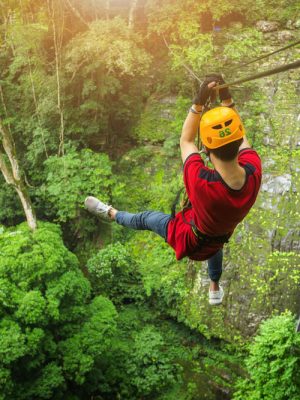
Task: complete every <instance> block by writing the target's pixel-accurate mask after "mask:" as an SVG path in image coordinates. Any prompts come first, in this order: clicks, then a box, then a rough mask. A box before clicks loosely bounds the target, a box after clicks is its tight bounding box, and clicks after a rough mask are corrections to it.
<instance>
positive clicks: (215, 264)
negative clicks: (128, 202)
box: [116, 211, 223, 282]
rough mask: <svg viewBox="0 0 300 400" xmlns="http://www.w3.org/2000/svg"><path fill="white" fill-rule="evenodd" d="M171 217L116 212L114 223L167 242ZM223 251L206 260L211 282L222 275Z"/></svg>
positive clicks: (217, 280)
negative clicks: (148, 233) (147, 232)
mask: <svg viewBox="0 0 300 400" xmlns="http://www.w3.org/2000/svg"><path fill="white" fill-rule="evenodd" d="M171 219H172V217H171V215H168V214H164V213H162V212H159V211H143V212H139V213H137V214H131V213H128V212H126V211H118V212H117V214H116V222H117V223H118V224H119V225H123V226H125V227H127V228H131V229H137V230H148V231H152V232H155V233H157V234H158V235H160V236H161V237H162V238H164V239H165V241H167V229H168V223H169V222H170V220H171ZM222 262H223V250H222V249H220V250H219V251H218V252H217V253H216V254H214V255H213V256H212V257H211V258H210V259H209V260H208V274H209V277H210V279H211V280H212V281H214V282H219V280H220V278H221V275H222Z"/></svg>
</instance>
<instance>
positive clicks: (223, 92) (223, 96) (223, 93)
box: [211, 74, 231, 101]
mask: <svg viewBox="0 0 300 400" xmlns="http://www.w3.org/2000/svg"><path fill="white" fill-rule="evenodd" d="M211 76H212V77H214V79H215V81H216V82H217V83H218V85H224V83H225V81H224V79H223V76H222V75H221V74H212V75H211ZM219 97H220V100H221V101H224V100H229V99H231V93H230V92H229V89H228V87H227V88H224V89H219Z"/></svg>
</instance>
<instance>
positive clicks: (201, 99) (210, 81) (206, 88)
mask: <svg viewBox="0 0 300 400" xmlns="http://www.w3.org/2000/svg"><path fill="white" fill-rule="evenodd" d="M216 85H217V79H216V75H214V74H212V75H209V76H207V77H206V78H205V79H204V81H203V82H202V84H201V85H200V87H199V89H198V92H197V94H196V96H195V97H194V99H193V104H197V105H199V106H204V105H205V104H206V103H207V101H208V99H209V98H210V100H211V101H213V99H214V97H215V93H213V90H212V88H213V87H214V86H216Z"/></svg>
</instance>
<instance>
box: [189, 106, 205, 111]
mask: <svg viewBox="0 0 300 400" xmlns="http://www.w3.org/2000/svg"><path fill="white" fill-rule="evenodd" d="M191 108H192V109H193V110H194V111H196V112H201V111H202V110H203V106H202V105H201V104H193V105H192V107H191Z"/></svg>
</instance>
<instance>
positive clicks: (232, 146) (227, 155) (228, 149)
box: [208, 139, 243, 161]
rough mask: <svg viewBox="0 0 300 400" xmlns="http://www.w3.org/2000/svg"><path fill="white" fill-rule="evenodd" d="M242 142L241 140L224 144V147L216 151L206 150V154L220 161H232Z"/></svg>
mask: <svg viewBox="0 0 300 400" xmlns="http://www.w3.org/2000/svg"><path fill="white" fill-rule="evenodd" d="M242 142H243V139H239V140H235V141H234V142H230V143H227V144H225V146H221V147H217V148H216V149H208V152H209V153H211V154H213V155H214V156H215V157H217V158H218V159H219V160H221V161H232V160H234V159H235V158H236V156H237V155H238V152H239V148H240V145H241V144H242Z"/></svg>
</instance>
